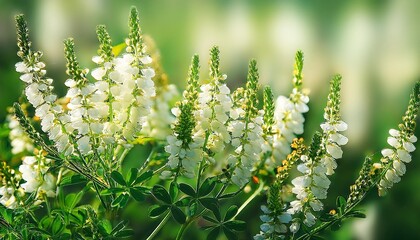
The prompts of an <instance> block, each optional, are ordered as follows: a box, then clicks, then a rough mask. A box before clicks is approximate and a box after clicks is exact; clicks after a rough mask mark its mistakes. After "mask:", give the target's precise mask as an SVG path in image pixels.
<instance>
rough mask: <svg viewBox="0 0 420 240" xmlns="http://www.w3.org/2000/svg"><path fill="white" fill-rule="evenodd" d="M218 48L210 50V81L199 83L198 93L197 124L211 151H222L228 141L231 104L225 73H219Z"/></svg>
mask: <svg viewBox="0 0 420 240" xmlns="http://www.w3.org/2000/svg"><path fill="white" fill-rule="evenodd" d="M219 53H220V52H219V48H218V47H213V48H212V49H211V50H210V82H209V83H207V84H203V85H201V87H200V89H201V92H200V93H199V94H198V114H197V125H198V126H200V128H201V129H202V130H203V131H204V132H205V135H206V137H207V142H206V146H205V147H206V148H207V149H209V150H211V151H212V152H221V151H223V149H224V147H225V144H226V143H228V142H229V141H230V136H229V132H228V130H227V127H226V123H227V121H228V120H229V112H230V110H231V108H232V106H233V103H232V100H231V98H230V89H229V87H228V86H227V85H226V75H224V74H221V73H220V69H219Z"/></svg>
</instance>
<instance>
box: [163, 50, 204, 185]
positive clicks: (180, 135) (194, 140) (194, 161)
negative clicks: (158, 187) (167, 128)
mask: <svg viewBox="0 0 420 240" xmlns="http://www.w3.org/2000/svg"><path fill="white" fill-rule="evenodd" d="M198 69H199V58H198V56H197V55H195V56H194V57H193V59H192V63H191V67H190V71H189V74H188V86H187V89H186V90H185V91H184V93H183V96H184V100H183V101H182V102H180V103H178V106H177V107H175V108H173V109H172V112H173V114H174V115H175V116H176V120H175V123H174V124H173V125H172V130H173V135H169V136H168V137H167V142H168V145H167V146H165V151H166V152H167V153H169V154H170V156H169V158H168V163H167V166H168V167H169V168H170V170H167V171H163V172H162V177H163V178H169V177H172V176H174V174H175V176H178V175H179V174H180V173H181V174H183V175H185V176H187V177H189V178H192V177H194V176H195V174H196V168H197V166H198V164H199V161H201V160H202V157H203V150H202V148H203V144H204V143H205V132H204V131H203V130H198V131H196V129H200V126H198V125H197V118H198V106H197V96H198V78H199V76H198Z"/></svg>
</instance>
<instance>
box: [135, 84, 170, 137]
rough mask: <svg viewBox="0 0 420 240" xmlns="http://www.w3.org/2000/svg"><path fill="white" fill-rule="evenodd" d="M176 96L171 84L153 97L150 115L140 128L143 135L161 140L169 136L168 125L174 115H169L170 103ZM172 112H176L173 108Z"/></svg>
mask: <svg viewBox="0 0 420 240" xmlns="http://www.w3.org/2000/svg"><path fill="white" fill-rule="evenodd" d="M177 96H178V91H177V89H176V86H175V85H173V84H171V85H168V86H166V87H164V88H162V89H161V91H160V94H159V95H156V96H155V97H154V101H153V105H152V107H151V110H150V114H148V115H147V118H146V121H145V123H144V125H143V128H142V134H143V135H145V136H149V137H153V138H155V139H160V140H163V139H165V137H166V136H168V135H169V134H170V132H171V129H170V125H171V124H172V123H174V121H175V117H174V115H175V114H171V108H170V102H172V101H173V99H174V98H175V97H177ZM173 111H176V110H175V108H174V109H173ZM175 116H177V115H175Z"/></svg>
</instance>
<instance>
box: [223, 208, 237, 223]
mask: <svg viewBox="0 0 420 240" xmlns="http://www.w3.org/2000/svg"><path fill="white" fill-rule="evenodd" d="M236 213H238V206H236V205H232V206H230V207H229V209H228V210H227V211H226V215H225V218H224V220H225V221H227V220H229V219H231V218H233V217H234V216H235V215H236Z"/></svg>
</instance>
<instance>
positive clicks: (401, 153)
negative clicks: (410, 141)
mask: <svg viewBox="0 0 420 240" xmlns="http://www.w3.org/2000/svg"><path fill="white" fill-rule="evenodd" d="M397 154H398V158H399V159H400V160H401V161H403V162H405V163H409V162H411V155H410V154H409V153H408V152H407V151H406V150H402V149H398V150H397Z"/></svg>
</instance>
